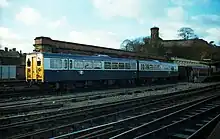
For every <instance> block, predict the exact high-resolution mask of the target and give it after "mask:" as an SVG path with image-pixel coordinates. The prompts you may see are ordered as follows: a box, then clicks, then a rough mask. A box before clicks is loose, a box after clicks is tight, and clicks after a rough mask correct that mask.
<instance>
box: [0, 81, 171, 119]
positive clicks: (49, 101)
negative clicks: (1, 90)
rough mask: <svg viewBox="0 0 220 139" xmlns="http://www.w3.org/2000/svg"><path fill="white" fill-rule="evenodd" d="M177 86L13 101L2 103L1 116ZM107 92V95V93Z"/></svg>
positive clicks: (0, 106)
mask: <svg viewBox="0 0 220 139" xmlns="http://www.w3.org/2000/svg"><path fill="white" fill-rule="evenodd" d="M174 86H175V85H173V84H172V85H164V86H159V87H151V88H149V87H148V88H147V87H140V88H133V89H119V90H116V91H115V90H108V91H100V92H90V93H87V92H86V93H77V94H74V95H64V96H56V97H54V96H45V98H44V97H42V98H39V99H32V100H24V101H13V102H7V103H6V102H2V103H0V111H1V112H0V114H1V115H5V114H10V115H16V114H18V113H21V112H22V113H28V112H30V111H33V110H43V109H44V107H45V108H47V109H49V108H50V109H53V108H60V107H63V106H64V103H67V102H71V103H73V102H80V101H85V100H96V99H101V98H106V97H114V96H119V95H129V94H138V93H142V92H146V91H152V90H162V89H165V88H171V87H174ZM105 92H106V93H105ZM50 106H51V107H50Z"/></svg>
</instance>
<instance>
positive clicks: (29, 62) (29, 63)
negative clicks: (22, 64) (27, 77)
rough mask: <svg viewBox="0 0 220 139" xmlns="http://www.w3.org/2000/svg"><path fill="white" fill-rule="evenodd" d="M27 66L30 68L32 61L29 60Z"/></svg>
mask: <svg viewBox="0 0 220 139" xmlns="http://www.w3.org/2000/svg"><path fill="white" fill-rule="evenodd" d="M27 66H28V67H30V66H31V61H30V59H29V58H28V60H27Z"/></svg>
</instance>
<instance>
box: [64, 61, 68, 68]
mask: <svg viewBox="0 0 220 139" xmlns="http://www.w3.org/2000/svg"><path fill="white" fill-rule="evenodd" d="M64 68H65V69H67V68H68V62H67V60H66V59H65V60H64Z"/></svg>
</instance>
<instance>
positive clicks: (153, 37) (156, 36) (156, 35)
mask: <svg viewBox="0 0 220 139" xmlns="http://www.w3.org/2000/svg"><path fill="white" fill-rule="evenodd" d="M150 30H151V40H152V41H156V40H157V39H159V28H158V27H152V28H151V29H150Z"/></svg>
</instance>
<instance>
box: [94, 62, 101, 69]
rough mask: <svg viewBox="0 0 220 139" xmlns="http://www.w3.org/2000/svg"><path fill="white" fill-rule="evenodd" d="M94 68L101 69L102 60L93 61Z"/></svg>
mask: <svg viewBox="0 0 220 139" xmlns="http://www.w3.org/2000/svg"><path fill="white" fill-rule="evenodd" d="M93 68H94V69H101V68H102V62H101V61H93Z"/></svg>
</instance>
